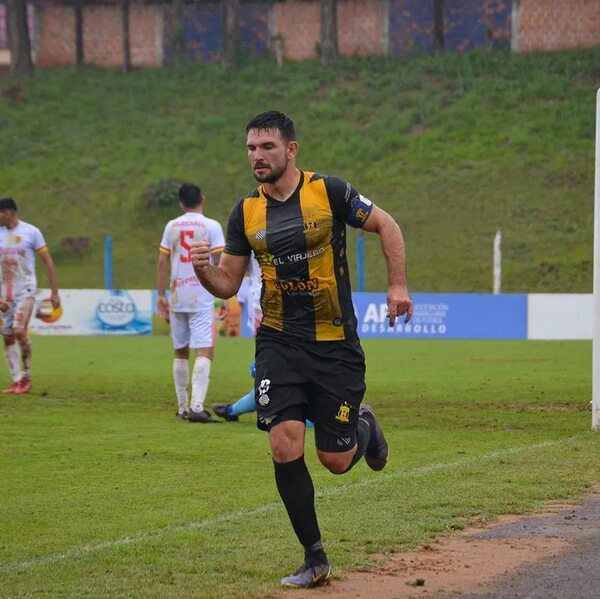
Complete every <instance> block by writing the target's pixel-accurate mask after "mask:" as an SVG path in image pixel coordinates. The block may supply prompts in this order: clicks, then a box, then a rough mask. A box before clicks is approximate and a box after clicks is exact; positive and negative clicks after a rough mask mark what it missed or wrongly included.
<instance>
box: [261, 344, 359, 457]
mask: <svg viewBox="0 0 600 599" xmlns="http://www.w3.org/2000/svg"><path fill="white" fill-rule="evenodd" d="M254 384H255V388H254V393H255V400H256V413H257V420H258V422H257V426H258V428H259V429H261V430H269V429H270V428H271V427H272V426H274V425H275V424H277V423H279V422H282V421H284V420H305V419H307V418H308V419H309V420H312V421H313V422H314V424H315V442H316V445H317V448H318V449H320V450H321V451H347V450H349V449H351V448H352V447H354V445H355V444H356V428H357V423H358V409H359V407H360V402H361V401H362V399H363V396H364V394H365V389H366V385H365V355H364V353H363V351H362V348H361V346H360V343H359V341H358V339H357V340H355V341H313V342H310V341H308V342H303V341H299V342H296V341H284V340H281V341H280V340H274V339H272V338H270V337H268V338H265V337H262V336H261V335H260V334H259V336H258V337H257V339H256V378H255V379H254Z"/></svg>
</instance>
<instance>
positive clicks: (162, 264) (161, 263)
mask: <svg viewBox="0 0 600 599" xmlns="http://www.w3.org/2000/svg"><path fill="white" fill-rule="evenodd" d="M168 278H169V255H168V254H165V253H164V252H158V264H157V266H156V289H157V291H158V297H157V299H156V311H157V312H158V315H159V316H160V317H161V318H162V319H163V320H165V321H166V322H169V300H167V295H166V293H167V280H168Z"/></svg>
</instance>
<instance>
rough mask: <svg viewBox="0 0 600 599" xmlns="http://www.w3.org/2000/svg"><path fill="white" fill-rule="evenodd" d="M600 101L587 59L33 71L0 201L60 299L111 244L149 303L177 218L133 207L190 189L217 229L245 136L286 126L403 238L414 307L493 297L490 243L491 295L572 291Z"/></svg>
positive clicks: (232, 190)
mask: <svg viewBox="0 0 600 599" xmlns="http://www.w3.org/2000/svg"><path fill="white" fill-rule="evenodd" d="M15 85H17V86H19V89H17V90H16V93H15V90H14V89H12V90H10V89H9V88H13V86H15ZM599 85H600V48H597V49H595V50H589V51H578V52H570V53H564V54H549V55H535V56H534V55H526V56H511V55H508V54H503V53H496V54H477V53H476V54H469V55H448V56H424V57H416V58H410V59H387V60H384V59H369V60H347V61H341V62H339V63H338V64H336V65H335V66H334V67H331V68H329V69H322V68H321V67H319V65H317V64H312V63H301V64H286V65H285V66H284V67H283V68H282V69H277V68H276V67H275V65H274V63H272V62H270V61H267V60H257V61H252V62H248V63H247V64H245V65H244V66H243V67H242V68H240V70H239V71H238V72H237V73H234V74H232V73H224V72H223V71H221V70H220V69H219V68H218V67H215V66H211V65H202V64H193V65H188V66H186V67H184V68H182V69H175V68H165V69H158V70H145V71H137V72H134V73H131V74H128V75H125V74H122V73H120V72H116V71H105V70H94V69H89V70H84V71H83V72H79V73H77V72H75V71H72V70H60V69H56V70H48V71H40V72H38V73H37V74H36V76H35V78H33V79H31V80H27V81H14V80H10V79H4V80H2V81H1V82H0V91H3V92H7V90H9V92H8V93H5V94H4V95H3V96H2V97H0V130H1V131H2V143H1V144H0V164H1V167H0V194H1V195H12V196H13V197H15V198H16V199H17V201H18V202H20V204H21V206H22V217H23V218H24V219H26V220H30V221H32V222H34V223H35V224H38V225H39V226H40V227H42V228H43V230H44V232H45V234H46V237H47V239H48V242H49V243H50V246H51V248H52V251H53V255H54V257H55V260H56V262H57V264H58V267H59V275H60V282H61V286H63V287H97V286H102V285H103V266H102V260H103V257H102V246H103V238H104V235H105V234H107V233H111V234H112V235H113V239H114V243H115V246H114V261H115V262H114V265H115V277H114V278H115V280H114V282H115V285H116V286H123V287H132V288H137V287H142V288H145V287H152V286H154V265H155V262H156V255H157V245H158V242H159V240H160V235H161V233H162V229H163V226H164V223H165V221H166V220H167V219H169V218H172V217H173V216H175V215H176V214H177V209H176V207H173V209H172V210H165V209H156V208H154V209H150V210H149V209H146V208H144V207H143V205H142V202H141V194H142V193H143V191H144V190H145V189H146V188H147V187H148V186H149V185H152V184H154V183H156V182H157V181H160V180H162V179H166V178H179V179H184V180H191V181H194V182H197V183H199V184H200V185H201V187H202V188H203V190H204V191H205V193H206V195H207V196H208V202H209V203H208V207H207V214H208V215H209V216H212V217H215V218H218V219H220V220H221V221H222V222H225V219H226V217H227V214H228V212H229V209H230V207H231V206H232V204H233V202H234V201H235V200H236V199H237V198H238V197H239V196H241V195H242V194H244V193H245V192H246V191H249V190H250V189H251V188H252V187H254V180H253V178H252V176H251V173H250V169H249V167H248V164H247V161H246V157H245V148H244V141H245V133H244V127H245V124H246V122H247V121H248V120H249V118H251V117H252V116H253V115H254V114H256V113H258V112H260V111H262V110H266V109H271V108H277V109H281V110H284V111H286V112H289V114H291V115H292V116H293V118H294V119H295V121H296V124H297V128H298V133H299V140H300V144H301V151H300V158H299V166H300V167H303V168H307V169H311V170H318V171H322V172H327V173H331V174H336V175H339V176H341V177H344V178H346V179H348V180H350V181H351V182H352V183H353V184H354V185H355V187H357V188H358V189H359V190H360V191H361V192H363V193H364V194H366V195H368V196H369V197H371V199H373V200H374V201H375V202H376V203H377V204H379V205H380V206H382V207H383V208H385V209H386V210H388V211H389V212H390V213H392V214H393V215H394V216H395V217H396V218H397V220H398V221H399V222H400V223H401V225H402V227H403V229H404V232H405V236H406V241H407V246H408V255H409V269H410V283H411V287H412V289H413V290H414V291H479V292H483V291H490V289H491V280H492V275H491V263H492V242H493V237H494V234H495V232H496V230H497V229H498V228H499V227H500V228H501V229H502V232H503V260H504V284H503V291H506V292H528V291H537V292H544V291H548V292H550V291H561V292H588V291H591V288H592V282H591V281H592V235H593V181H594V173H593V168H594V117H595V115H594V112H595V88H596V87H598V86H599ZM81 236H83V237H88V238H89V239H90V240H91V244H90V247H89V248H88V249H87V250H86V251H85V253H84V254H83V255H82V256H76V255H74V254H73V253H72V251H70V250H68V249H63V248H62V247H61V241H62V240H63V239H64V238H68V237H81ZM355 239H356V237H355V235H354V234H353V235H351V236H350V239H349V240H350V244H351V246H352V247H351V248H350V257H351V259H352V260H353V259H354V243H355ZM366 247H367V276H366V285H367V289H368V290H380V289H383V288H384V287H385V280H386V279H385V269H384V268H383V266H382V264H381V258H380V252H379V249H378V242H377V239H376V238H375V237H374V236H369V237H368V238H367V244H366Z"/></svg>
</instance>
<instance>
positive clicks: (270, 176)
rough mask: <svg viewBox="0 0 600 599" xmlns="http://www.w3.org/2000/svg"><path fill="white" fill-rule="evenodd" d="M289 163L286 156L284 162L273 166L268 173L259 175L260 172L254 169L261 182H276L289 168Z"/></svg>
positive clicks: (256, 177)
mask: <svg viewBox="0 0 600 599" xmlns="http://www.w3.org/2000/svg"><path fill="white" fill-rule="evenodd" d="M287 165H288V160H287V159H285V158H284V162H283V164H280V165H275V166H271V169H270V170H269V171H268V172H266V173H263V174H261V175H258V174H256V171H253V172H254V178H255V179H256V180H257V181H258V182H259V183H276V182H277V181H279V179H280V178H281V176H282V175H283V173H284V172H285V170H286V169H287Z"/></svg>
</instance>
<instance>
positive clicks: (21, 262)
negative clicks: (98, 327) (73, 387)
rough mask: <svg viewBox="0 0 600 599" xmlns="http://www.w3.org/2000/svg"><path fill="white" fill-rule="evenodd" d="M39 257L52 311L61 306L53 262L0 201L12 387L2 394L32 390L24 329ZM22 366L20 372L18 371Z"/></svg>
mask: <svg viewBox="0 0 600 599" xmlns="http://www.w3.org/2000/svg"><path fill="white" fill-rule="evenodd" d="M36 254H39V256H40V258H41V259H42V262H43V263H44V268H45V270H46V275H47V277H48V282H49V283H50V302H51V304H52V308H53V309H56V308H58V307H59V306H60V297H59V295H58V281H57V277H56V269H55V268H54V262H53V261H52V257H51V256H50V252H49V251H48V247H47V246H46V242H45V241H44V236H43V235H42V233H41V231H40V230H39V229H38V228H37V227H34V226H33V225H30V224H29V223H26V222H25V221H22V220H20V219H19V217H18V215H17V204H16V202H15V201H14V200H13V199H12V198H1V199H0V271H1V280H0V297H1V299H0V312H2V314H0V318H2V337H3V339H4V353H5V355H6V362H7V364H8V371H9V373H10V376H11V377H12V381H13V383H12V385H11V386H10V387H9V388H8V389H5V390H4V391H3V393H15V394H17V395H21V394H23V393H27V392H29V391H30V390H31V385H32V383H31V340H30V339H29V335H28V334H27V327H28V326H29V321H30V319H31V314H32V312H33V307H34V305H35V299H34V298H35V293H36V288H37V279H36V274H35V255H36ZM21 364H22V368H21Z"/></svg>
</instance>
